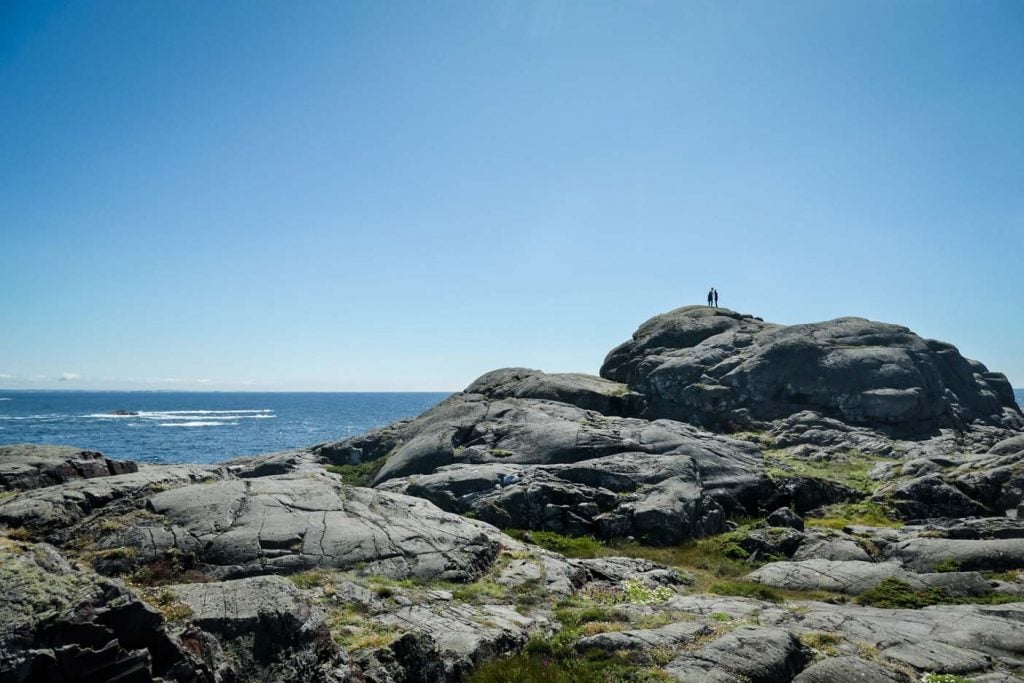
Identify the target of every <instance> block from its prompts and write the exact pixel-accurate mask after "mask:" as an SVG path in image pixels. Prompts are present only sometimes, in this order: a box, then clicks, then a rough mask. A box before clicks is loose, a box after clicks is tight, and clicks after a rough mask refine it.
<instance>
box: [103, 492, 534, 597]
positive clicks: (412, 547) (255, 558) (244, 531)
mask: <svg viewBox="0 0 1024 683" xmlns="http://www.w3.org/2000/svg"><path fill="white" fill-rule="evenodd" d="M148 506H149V508H150V510H151V511H152V512H153V513H156V515H158V516H159V517H162V520H161V519H158V520H156V521H151V522H149V523H148V524H149V525H148V526H141V527H140V528H139V529H129V530H126V531H124V532H119V533H115V534H114V535H113V536H114V538H113V539H112V542H115V543H118V544H120V545H128V546H132V547H135V548H136V549H137V555H138V557H139V558H140V560H141V561H143V562H149V561H154V560H156V559H157V558H159V557H162V556H163V555H164V554H165V553H166V552H167V551H168V550H169V549H171V548H174V549H175V550H176V551H178V552H182V553H186V554H191V555H194V556H195V557H196V558H197V560H198V561H199V562H202V563H205V564H207V565H209V566H210V568H211V571H212V572H213V573H214V574H215V575H217V576H220V577H222V578H237V577H240V576H247V575H254V574H268V573H284V572H291V571H299V570H303V569H309V568H314V567H333V568H339V569H351V568H355V567H362V568H363V569H364V570H365V571H367V572H370V573H376V574H383V575H385V576H390V577H392V578H396V579H402V578H408V577H416V578H421V579H442V580H452V581H466V580H471V579H475V578H477V577H478V576H480V575H481V574H482V573H483V572H484V571H485V570H486V569H487V568H488V567H489V566H490V565H491V563H492V562H493V561H494V558H495V557H496V555H497V552H498V549H499V547H500V546H501V544H502V543H503V541H504V539H507V537H505V536H503V535H502V534H500V533H499V532H498V531H497V530H496V529H494V528H493V527H491V526H489V525H487V524H484V523H482V522H478V521H475V520H469V519H464V518H461V517H458V516H456V515H452V514H449V513H446V512H442V511H441V510H438V509H437V508H436V507H434V506H433V505H431V504H430V503H428V502H427V501H424V500H421V499H418V498H412V497H409V496H401V495H396V494H391V493H385V492H382V491H373V490H371V489H363V488H353V487H347V486H346V487H343V486H342V485H341V484H340V482H339V481H338V479H337V478H336V477H333V476H331V475H327V474H323V473H311V474H304V475H282V476H269V477H260V478H256V479H245V480H228V481H222V482H214V483H210V484H198V485H193V486H187V487H183V488H178V489H173V490H170V491H165V492H162V493H158V494H156V495H153V496H151V497H150V498H149V501H148ZM507 540H508V541H509V542H511V543H514V542H513V541H512V540H511V539H507Z"/></svg>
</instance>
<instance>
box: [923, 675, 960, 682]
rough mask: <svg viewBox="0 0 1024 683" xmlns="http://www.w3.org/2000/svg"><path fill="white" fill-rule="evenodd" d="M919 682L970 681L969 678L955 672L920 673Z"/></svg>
mask: <svg viewBox="0 0 1024 683" xmlns="http://www.w3.org/2000/svg"><path fill="white" fill-rule="evenodd" d="M921 683H971V679H969V678H964V677H963V676H959V675H957V674H932V673H927V674H922V675H921Z"/></svg>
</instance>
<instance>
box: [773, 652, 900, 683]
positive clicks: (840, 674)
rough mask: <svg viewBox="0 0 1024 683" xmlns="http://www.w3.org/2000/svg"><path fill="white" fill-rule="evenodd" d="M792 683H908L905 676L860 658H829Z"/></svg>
mask: <svg viewBox="0 0 1024 683" xmlns="http://www.w3.org/2000/svg"><path fill="white" fill-rule="evenodd" d="M793 683H910V681H909V680H908V678H907V677H906V676H905V675H902V674H898V673H896V672H894V671H890V670H888V669H885V668H882V667H881V666H879V665H878V664H875V663H874V662H869V661H867V660H864V659H861V658H860V657H829V658H828V659H825V660H822V661H820V662H816V663H814V664H812V665H811V666H809V667H807V668H806V669H804V670H803V671H802V672H801V673H800V675H798V676H797V677H796V678H794V679H793Z"/></svg>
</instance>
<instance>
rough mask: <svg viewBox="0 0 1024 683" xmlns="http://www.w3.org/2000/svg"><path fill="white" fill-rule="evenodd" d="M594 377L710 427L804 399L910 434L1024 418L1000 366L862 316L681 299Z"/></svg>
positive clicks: (787, 408) (823, 409) (654, 412)
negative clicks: (756, 312) (765, 310)
mask: <svg viewBox="0 0 1024 683" xmlns="http://www.w3.org/2000/svg"><path fill="white" fill-rule="evenodd" d="M601 376H602V377H604V378H606V379H609V380H612V381H616V382H622V383H625V384H627V385H628V386H629V387H630V389H632V390H634V391H637V392H639V393H641V394H643V395H644V397H645V398H646V402H647V414H648V415H649V416H652V417H664V418H671V419H677V420H683V421H688V422H695V423H700V424H708V425H716V426H725V427H728V426H730V423H733V424H744V423H747V422H749V421H750V420H751V419H753V420H775V419H780V418H785V417H787V416H789V415H792V414H794V413H798V412H801V411H804V410H814V411H817V412H819V413H821V414H823V415H825V416H828V417H835V418H838V419H840V420H842V421H843V422H846V423H850V424H866V425H876V426H881V427H888V428H892V429H894V430H901V431H903V432H905V433H917V434H920V433H926V432H931V431H934V430H935V429H937V428H939V427H964V426H966V425H969V424H970V423H972V422H974V421H981V422H987V423H990V424H997V425H1001V426H1005V427H1011V428H1021V427H1022V426H1024V417H1022V415H1021V412H1020V408H1019V407H1018V406H1017V404H1016V402H1015V401H1014V398H1013V392H1012V389H1011V388H1010V384H1009V382H1008V381H1007V380H1006V377H1005V376H1003V375H1001V374H999V373H994V372H990V371H989V370H988V369H987V368H986V367H985V366H984V365H982V364H981V363H978V362H977V361H972V360H969V359H966V358H964V357H963V356H961V355H960V353H959V352H958V351H957V350H956V348H955V347H953V346H952V345H950V344H946V343H943V342H938V341H934V340H926V339H922V338H921V337H919V336H917V335H916V334H914V333H913V332H911V331H910V330H909V329H907V328H905V327H901V326H899V325H890V324H886V323H879V322H873V321H870V320H865V319H862V318H838V319H836V320H830V321H827V322H821V323H811V324H806V325H792V326H783V325H775V324H772V323H766V322H764V321H762V320H760V319H758V318H754V317H751V316H748V315H741V314H739V313H735V312H733V311H729V310H726V309H713V308H707V307H704V306H687V307H684V308H679V309H676V310H674V311H671V312H669V313H665V314H662V315H659V316H656V317H654V318H651V319H650V320H648V321H647V322H645V323H644V324H643V325H641V326H640V328H639V329H638V330H637V331H636V332H635V333H634V335H633V338H632V339H631V340H629V341H627V342H625V343H624V344H622V345H620V346H618V347H617V348H615V349H614V350H612V352H611V353H609V354H608V357H607V358H606V359H605V362H604V365H603V366H602V368H601Z"/></svg>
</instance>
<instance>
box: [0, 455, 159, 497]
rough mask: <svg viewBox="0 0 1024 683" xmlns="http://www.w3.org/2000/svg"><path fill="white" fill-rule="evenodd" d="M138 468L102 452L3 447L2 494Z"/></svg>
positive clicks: (0, 469) (0, 467)
mask: <svg viewBox="0 0 1024 683" xmlns="http://www.w3.org/2000/svg"><path fill="white" fill-rule="evenodd" d="M138 469H139V466H138V465H137V464H135V463H134V462H132V461H131V460H112V459H110V458H108V457H106V456H104V455H103V454H102V453H97V452H96V451H85V450H82V449H80V448H72V447H70V446H36V445H32V444H15V445H11V446H0V491H27V490H29V489H37V488H42V487H44V486H53V485H54V484H63V483H65V482H68V481H72V480H74V479H93V478H95V477H109V476H111V475H113V474H127V473H129V472H136V471H138Z"/></svg>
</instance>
